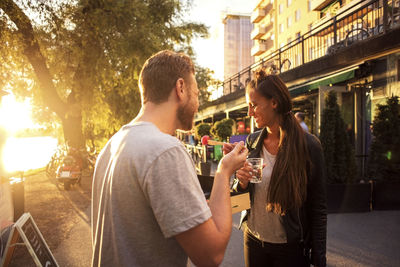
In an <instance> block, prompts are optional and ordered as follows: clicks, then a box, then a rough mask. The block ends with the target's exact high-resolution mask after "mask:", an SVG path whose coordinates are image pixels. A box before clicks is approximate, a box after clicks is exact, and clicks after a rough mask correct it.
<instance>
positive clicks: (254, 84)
mask: <svg viewBox="0 0 400 267" xmlns="http://www.w3.org/2000/svg"><path fill="white" fill-rule="evenodd" d="M246 99H247V102H248V105H249V110H248V113H249V115H250V116H253V117H254V121H255V123H256V126H257V127H258V128H262V130H260V131H258V132H255V133H253V134H250V135H249V136H248V138H247V140H246V146H247V148H248V149H249V158H252V157H262V158H263V159H264V163H265V167H264V169H263V171H262V181H261V183H249V180H250V179H251V173H250V171H251V167H249V166H248V165H245V166H244V167H243V168H241V169H240V170H238V171H237V172H236V179H235V182H234V185H233V188H234V190H236V191H239V192H246V191H249V192H250V200H251V209H250V210H247V211H245V212H242V219H241V223H243V222H244V221H245V223H244V225H242V227H243V228H244V257H245V264H246V266H247V267H255V266H262V267H266V266H280V267H285V266H287V267H293V266H301V267H303V266H310V263H311V264H313V265H314V266H319V267H324V266H326V226H327V214H326V213H327V211H326V209H327V207H326V188H325V179H326V178H325V168H324V160H323V153H322V148H321V144H320V142H319V140H318V139H317V138H316V137H315V136H314V135H311V134H309V133H307V132H305V131H303V130H302V128H301V127H300V125H299V123H297V121H296V119H295V117H294V115H293V114H292V102H291V99H290V95H289V91H288V89H287V87H286V85H285V84H284V83H283V81H282V80H281V79H280V78H279V77H278V76H276V75H267V74H266V73H265V72H264V70H260V71H257V72H256V73H255V77H254V79H253V80H252V81H251V82H250V83H249V85H248V86H247V88H246ZM232 148H233V147H232ZM232 148H229V147H227V146H226V147H225V148H224V149H225V150H224V152H225V153H226V152H229V151H230V149H232Z"/></svg>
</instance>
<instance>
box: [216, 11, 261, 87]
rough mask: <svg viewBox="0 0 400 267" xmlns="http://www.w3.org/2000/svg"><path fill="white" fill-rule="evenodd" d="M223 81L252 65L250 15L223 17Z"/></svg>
mask: <svg viewBox="0 0 400 267" xmlns="http://www.w3.org/2000/svg"><path fill="white" fill-rule="evenodd" d="M222 22H223V23H224V79H227V78H229V77H231V76H232V75H234V74H236V73H238V72H240V71H241V70H242V69H245V68H247V67H249V66H250V65H252V64H253V63H254V59H253V57H252V56H251V53H250V52H251V48H252V40H251V39H250V33H251V30H252V28H253V25H252V24H251V22H250V15H246V14H240V13H236V14H234V13H228V14H226V15H224V17H223V20H222Z"/></svg>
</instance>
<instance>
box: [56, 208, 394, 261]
mask: <svg viewBox="0 0 400 267" xmlns="http://www.w3.org/2000/svg"><path fill="white" fill-rule="evenodd" d="M86 214H87V216H89V210H87V212H86ZM233 219H234V229H233V232H232V237H231V241H230V242H229V245H228V249H227V252H226V254H225V259H224V261H223V263H222V265H221V266H222V267H232V266H233V267H236V266H237V267H241V266H244V263H243V248H242V242H243V237H242V232H241V231H240V230H237V228H236V227H237V223H238V220H239V214H235V215H234V217H233ZM90 246H91V243H90V225H89V224H88V221H87V220H86V219H85V218H82V221H81V222H79V223H78V224H76V225H75V227H74V228H73V229H72V230H71V232H70V234H69V238H68V239H67V240H65V241H64V242H63V243H62V244H61V245H60V246H59V247H58V248H57V249H56V250H55V251H53V253H54V255H55V257H56V259H57V261H58V262H59V264H60V266H89V265H90V255H91V249H90ZM327 250H328V253H327V259H328V266H351V267H355V266H371V267H372V266H373V267H375V266H376V267H378V266H379V267H385V266H388V267H398V266H400V211H373V212H367V213H346V214H329V215H328V249H327Z"/></svg>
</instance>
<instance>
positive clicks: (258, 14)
mask: <svg viewBox="0 0 400 267" xmlns="http://www.w3.org/2000/svg"><path fill="white" fill-rule="evenodd" d="M265 15H267V12H266V11H265V9H264V8H257V9H256V10H254V11H253V13H252V14H251V17H250V20H251V23H257V22H259V21H260V20H262V19H263V18H264V17H265Z"/></svg>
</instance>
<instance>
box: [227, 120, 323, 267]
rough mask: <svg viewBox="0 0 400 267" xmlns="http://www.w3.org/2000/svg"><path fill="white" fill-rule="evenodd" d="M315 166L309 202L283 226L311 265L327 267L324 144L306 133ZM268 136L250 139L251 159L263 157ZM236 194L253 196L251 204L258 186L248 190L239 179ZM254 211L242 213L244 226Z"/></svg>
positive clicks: (259, 133)
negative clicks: (302, 250)
mask: <svg viewBox="0 0 400 267" xmlns="http://www.w3.org/2000/svg"><path fill="white" fill-rule="evenodd" d="M305 135H306V141H307V146H308V151H309V155H310V160H311V166H310V168H308V170H307V173H308V181H307V183H308V184H307V199H306V201H305V203H304V204H303V206H302V207H301V208H300V209H293V210H289V211H287V212H286V214H285V215H284V216H283V225H284V228H285V231H286V237H287V242H288V243H301V244H302V245H303V246H304V253H305V254H306V255H307V254H309V253H310V252H311V263H312V264H313V265H315V266H318V267H325V266H326V227H327V211H326V210H327V206H326V173H325V163H324V156H323V152H322V147H321V143H320V142H319V140H318V138H317V137H316V136H314V135H312V134H309V133H305ZM266 136H267V130H266V129H265V128H264V129H263V130H260V131H257V132H255V133H253V134H251V135H249V136H248V137H247V140H246V146H247V149H249V158H251V157H253V158H254V157H260V152H261V151H262V146H263V140H264V139H265V137H266ZM233 190H234V191H237V192H246V191H249V193H250V200H251V202H253V199H254V184H252V183H249V186H248V188H247V189H245V190H243V189H241V187H240V186H239V181H238V179H235V182H234V184H233ZM249 213H250V210H247V211H244V212H242V218H241V222H240V224H242V222H243V221H244V220H247V216H248V214H249Z"/></svg>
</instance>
